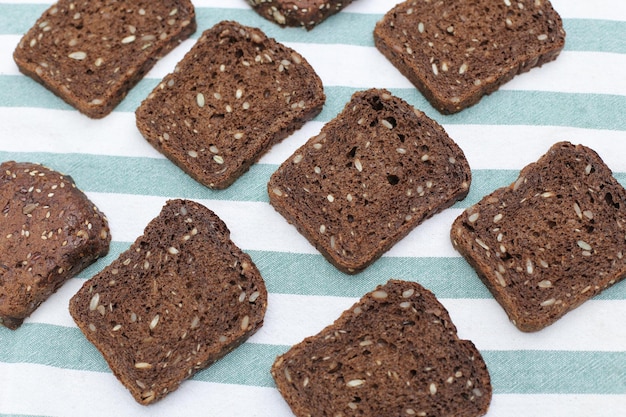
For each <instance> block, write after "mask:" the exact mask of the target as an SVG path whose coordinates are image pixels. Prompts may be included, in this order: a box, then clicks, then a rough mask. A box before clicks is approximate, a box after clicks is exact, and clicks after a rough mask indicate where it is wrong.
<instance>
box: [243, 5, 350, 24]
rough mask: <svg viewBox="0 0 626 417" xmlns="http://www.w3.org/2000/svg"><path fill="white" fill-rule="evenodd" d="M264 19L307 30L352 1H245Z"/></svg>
mask: <svg viewBox="0 0 626 417" xmlns="http://www.w3.org/2000/svg"><path fill="white" fill-rule="evenodd" d="M247 1H248V3H250V5H251V6H252V7H253V8H254V10H256V11H257V13H259V14H260V15H261V16H263V17H264V18H266V19H268V20H271V21H272V22H275V23H277V24H279V25H280V26H302V27H304V28H305V29H307V30H311V29H313V28H314V27H315V26H316V25H318V24H320V23H321V22H323V21H324V20H326V19H327V18H328V17H329V16H331V15H333V14H335V13H339V11H341V10H342V9H343V8H344V7H346V6H347V5H349V4H350V3H352V0H247Z"/></svg>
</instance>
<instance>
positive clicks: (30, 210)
mask: <svg viewBox="0 0 626 417" xmlns="http://www.w3.org/2000/svg"><path fill="white" fill-rule="evenodd" d="M0 201H1V202H2V203H0V204H1V205H2V207H1V210H2V214H1V220H0V324H4V325H5V326H6V327H8V328H10V329H16V328H17V327H19V326H20V325H21V324H22V322H23V320H24V319H25V318H26V317H28V316H29V315H30V314H31V313H32V312H33V311H34V310H35V309H36V308H37V307H38V306H39V305H40V304H41V303H42V302H44V301H45V300H46V299H47V298H48V297H49V296H50V295H52V293H54V292H55V291H56V290H57V289H58V288H59V287H60V286H61V285H63V283H64V282H65V281H66V280H67V279H69V278H71V277H73V276H75V275H76V274H78V273H79V272H80V271H81V270H82V269H84V268H85V267H86V266H88V265H90V264H91V263H93V262H94V261H96V260H97V259H98V258H99V257H101V256H104V255H106V254H107V252H108V251H109V243H110V241H111V235H110V232H109V226H108V223H107V219H106V217H105V216H104V214H103V213H102V212H101V211H100V210H98V208H97V207H96V206H95V205H94V204H93V203H92V202H91V201H89V199H88V198H87V196H86V195H85V194H84V193H83V192H82V191H80V190H79V189H78V188H77V187H76V184H75V183H74V181H73V180H72V178H70V177H69V176H67V175H63V174H61V173H59V172H57V171H54V170H52V169H50V168H48V167H45V166H42V165H40V164H35V163H29V162H14V161H8V162H4V163H2V164H1V165H0Z"/></svg>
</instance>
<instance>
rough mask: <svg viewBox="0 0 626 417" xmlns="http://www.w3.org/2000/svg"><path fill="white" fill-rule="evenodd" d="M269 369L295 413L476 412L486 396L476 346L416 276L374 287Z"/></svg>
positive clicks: (471, 416)
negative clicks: (464, 337)
mask: <svg viewBox="0 0 626 417" xmlns="http://www.w3.org/2000/svg"><path fill="white" fill-rule="evenodd" d="M271 372H272V376H273V377H274V380H275V381H276V386H277V388H278V390H279V391H280V393H281V394H282V396H283V397H284V398H285V400H286V401H287V403H288V404H289V406H290V407H291V409H292V411H293V413H294V414H295V415H296V416H298V417H306V416H312V415H324V416H348V415H359V416H363V417H379V416H444V415H445V416H455V417H477V416H481V415H483V414H485V413H486V412H487V409H488V408H489V404H490V402H491V393H492V389H491V381H490V377H489V371H488V370H487V366H486V365H485V362H484V361H483V359H482V357H481V355H480V352H479V351H478V350H477V349H476V347H475V346H474V344H473V343H472V342H471V341H469V340H461V339H459V338H458V336H457V330H456V327H455V326H454V324H453V323H452V321H451V319H450V317H449V315H448V312H447V311H446V309H445V307H444V306H442V305H441V304H440V303H439V301H438V300H437V299H436V298H435V296H434V295H433V294H432V293H431V292H430V291H428V290H426V289H425V288H423V287H422V286H420V285H419V284H417V283H415V282H405V281H398V280H391V281H389V282H387V284H385V285H382V286H379V287H377V288H376V289H375V290H374V291H372V292H370V293H368V294H366V295H365V296H364V297H363V298H361V300H360V301H359V302H357V303H356V304H354V305H353V306H352V307H351V308H350V309H348V310H346V311H345V312H344V313H343V314H342V315H341V316H340V317H339V318H338V319H337V320H336V321H335V322H334V323H333V324H332V325H330V326H328V327H326V328H325V329H324V330H322V331H321V332H320V333H318V334H317V335H315V336H311V337H308V338H306V339H304V340H303V341H302V342H300V343H299V344H297V345H295V346H293V347H292V348H291V349H290V350H289V351H287V352H286V353H285V354H283V355H281V356H279V357H278V358H277V359H276V362H274V365H273V366H272V370H271Z"/></svg>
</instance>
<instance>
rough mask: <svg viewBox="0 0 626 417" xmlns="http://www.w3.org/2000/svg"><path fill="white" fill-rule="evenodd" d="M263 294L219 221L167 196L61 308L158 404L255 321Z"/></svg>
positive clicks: (134, 387)
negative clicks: (157, 210)
mask: <svg viewBox="0 0 626 417" xmlns="http://www.w3.org/2000/svg"><path fill="white" fill-rule="evenodd" d="M266 306H267V291H266V288H265V284H264V282H263V279H262V277H261V275H260V273H259V271H258V269H257V268H256V266H255V265H254V263H253V262H252V260H251V258H250V257H249V256H248V255H247V254H245V253H244V252H242V251H241V250H240V249H239V248H238V247H237V246H236V245H235V244H234V243H233V242H232V241H231V240H230V235H229V230H228V228H227V227H226V225H225V224H224V223H223V221H222V220H220V219H219V217H217V215H216V214H215V213H213V212H212V211H210V210H209V209H208V208H206V207H204V206H202V205H200V204H198V203H195V202H192V201H188V200H170V201H168V202H167V203H166V205H165V206H164V207H163V209H162V211H161V213H160V214H159V215H158V216H157V217H156V218H154V219H153V220H152V221H151V222H150V223H149V224H148V225H147V226H146V229H145V231H144V234H143V235H142V236H140V237H138V238H137V240H136V241H135V242H134V243H133V244H132V245H131V247H130V248H129V249H128V250H127V251H125V252H124V253H122V254H121V255H120V256H119V258H118V259H117V260H115V261H113V262H112V263H111V264H110V265H109V266H107V267H106V268H105V269H104V270H103V271H102V272H100V273H99V274H97V275H96V276H94V277H93V278H91V279H89V280H88V281H86V282H85V284H84V285H83V286H82V288H81V289H80V290H79V291H78V293H77V294H76V295H74V297H72V299H71V300H70V313H71V315H72V317H73V318H74V320H75V321H76V323H77V324H78V326H79V327H80V329H81V330H82V332H83V333H84V334H85V336H86V337H87V339H88V340H89V341H90V342H92V343H93V344H94V345H95V346H96V347H97V348H98V350H100V352H101V353H102V355H103V356H104V358H105V360H106V361H107V362H108V364H109V366H110V368H111V370H112V371H113V373H114V374H115V376H116V377H117V378H118V379H119V380H120V381H121V382H122V384H124V385H125V386H126V388H128V390H129V391H130V393H131V394H132V395H133V397H134V398H135V400H136V401H137V402H139V403H140V404H144V405H145V404H149V403H152V402H154V401H157V400H159V399H160V398H162V397H163V396H165V395H166V394H167V393H169V392H171V391H173V390H175V389H176V388H178V386H179V384H180V383H181V382H182V381H183V380H185V379H186V378H189V377H191V376H192V375H193V374H194V373H195V372H197V371H199V370H201V369H203V368H206V367H207V366H209V365H210V364H212V363H213V362H214V361H216V360H217V359H219V358H221V357H222V356H224V355H225V354H227V353H228V352H230V351H231V350H232V349H234V348H235V347H237V346H238V345H240V344H241V343H243V342H244V341H245V340H246V339H247V338H248V337H249V336H251V335H252V334H253V333H254V332H255V331H256V330H258V329H259V327H261V325H262V324H263V318H264V315H265V310H266Z"/></svg>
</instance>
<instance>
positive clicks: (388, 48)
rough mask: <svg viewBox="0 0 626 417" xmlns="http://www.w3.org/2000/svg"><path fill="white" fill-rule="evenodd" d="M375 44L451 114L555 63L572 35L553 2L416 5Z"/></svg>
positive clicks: (390, 16)
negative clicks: (519, 75) (566, 33)
mask: <svg viewBox="0 0 626 417" xmlns="http://www.w3.org/2000/svg"><path fill="white" fill-rule="evenodd" d="M374 40H375V44H376V47H377V48H378V49H379V50H380V51H381V52H382V53H383V55H385V56H386V57H387V58H388V59H389V60H390V61H391V63H392V64H393V65H395V66H396V67H397V68H398V69H399V70H400V72H401V73H402V74H404V76H406V77H407V78H408V79H409V80H410V81H411V82H412V83H413V84H414V85H415V86H416V87H417V88H418V89H419V90H420V91H421V92H422V94H423V95H424V96H425V97H426V99H428V100H429V101H430V102H431V104H432V105H433V106H434V107H435V108H436V109H437V110H439V111H440V112H441V113H444V114H447V113H455V112H458V111H460V110H463V109H464V108H466V107H469V106H471V105H473V104H475V103H477V102H478V101H479V100H480V99H481V97H482V96H484V95H486V94H490V93H492V92H493V91H495V90H497V89H498V88H499V87H500V85H502V84H504V83H505V82H507V81H509V80H510V79H511V78H513V77H514V76H515V75H517V74H519V73H522V72H526V71H529V70H530V69H531V68H533V67H537V66H541V65H543V64H544V63H546V62H549V61H552V60H554V59H556V57H557V56H558V55H559V53H560V52H561V50H562V49H563V46H564V45H565V31H564V30H563V23H562V21H561V18H560V16H559V14H558V13H557V12H556V11H555V10H554V9H553V8H552V5H551V4H550V2H549V1H548V0H456V1H450V0H446V1H431V0H410V1H405V2H403V3H400V4H398V5H397V6H396V7H394V8H393V9H391V10H390V11H389V12H388V13H387V14H386V15H385V16H384V18H383V19H382V20H381V21H380V22H378V24H377V25H376V28H375V30H374Z"/></svg>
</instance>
